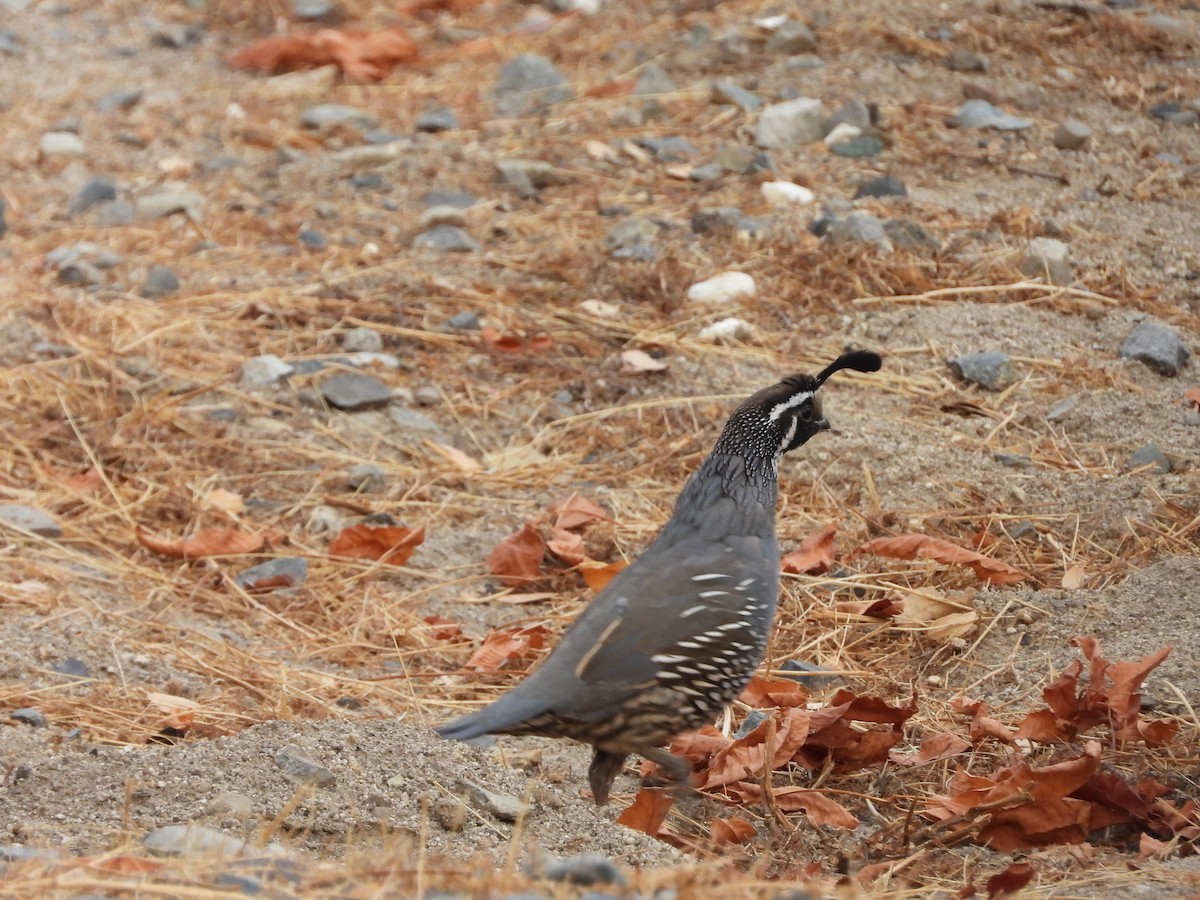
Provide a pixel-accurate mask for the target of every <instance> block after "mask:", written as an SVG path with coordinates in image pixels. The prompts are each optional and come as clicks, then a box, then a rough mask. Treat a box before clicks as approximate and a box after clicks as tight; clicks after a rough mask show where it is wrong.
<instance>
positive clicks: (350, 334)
mask: <svg viewBox="0 0 1200 900" xmlns="http://www.w3.org/2000/svg"><path fill="white" fill-rule="evenodd" d="M342 349H343V350H345V351H346V352H347V353H381V352H382V351H383V335H381V334H380V333H379V332H378V331H376V330H375V329H374V328H367V327H365V326H363V327H360V328H351V329H350V330H349V331H347V332H346V333H345V334H343V335H342Z"/></svg>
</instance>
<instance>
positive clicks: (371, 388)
mask: <svg viewBox="0 0 1200 900" xmlns="http://www.w3.org/2000/svg"><path fill="white" fill-rule="evenodd" d="M320 391H321V396H322V397H324V398H325V402H326V403H328V404H329V405H330V406H333V407H336V408H337V409H341V410H346V411H353V410H356V409H369V408H371V407H379V406H387V404H388V403H389V402H390V401H391V399H392V392H391V391H390V390H389V389H388V386H387V385H386V384H384V383H383V382H382V381H380V380H379V379H378V378H374V377H372V376H370V375H359V374H357V373H346V374H342V375H333V376H331V377H329V378H326V379H325V380H324V381H322V382H321V386H320Z"/></svg>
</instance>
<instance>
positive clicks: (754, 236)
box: [733, 216, 771, 243]
mask: <svg viewBox="0 0 1200 900" xmlns="http://www.w3.org/2000/svg"><path fill="white" fill-rule="evenodd" d="M770 233H771V222H770V220H769V219H760V218H756V217H754V216H747V217H746V218H744V219H739V220H738V223H737V228H735V229H734V232H733V236H734V238H735V239H737V240H738V241H741V242H743V243H745V242H747V241H749V242H753V241H757V240H761V239H762V238H765V237H766V236H767V235H768V234H770Z"/></svg>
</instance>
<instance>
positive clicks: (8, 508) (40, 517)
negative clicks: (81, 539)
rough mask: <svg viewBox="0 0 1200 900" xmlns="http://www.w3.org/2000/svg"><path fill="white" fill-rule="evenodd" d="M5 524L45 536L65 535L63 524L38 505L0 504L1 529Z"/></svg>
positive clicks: (57, 536)
mask: <svg viewBox="0 0 1200 900" xmlns="http://www.w3.org/2000/svg"><path fill="white" fill-rule="evenodd" d="M5 526H7V527H9V528H13V529H16V530H18V531H28V532H30V533H31V534H36V535H38V536H39V537H44V538H60V537H62V536H63V529H62V526H61V525H59V524H58V522H57V521H55V519H54V517H53V516H51V515H50V514H49V513H48V512H46V511H45V510H42V509H38V508H37V507H36V506H22V505H20V504H17V503H5V504H0V529H3V528H4V527H5Z"/></svg>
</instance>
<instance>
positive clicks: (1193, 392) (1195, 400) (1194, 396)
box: [1183, 387, 1200, 409]
mask: <svg viewBox="0 0 1200 900" xmlns="http://www.w3.org/2000/svg"><path fill="white" fill-rule="evenodd" d="M1183 396H1184V397H1185V398H1187V399H1188V400H1190V401H1191V402H1192V405H1193V406H1195V407H1196V408H1197V409H1200V387H1194V388H1188V389H1187V390H1186V391H1184V392H1183Z"/></svg>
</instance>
